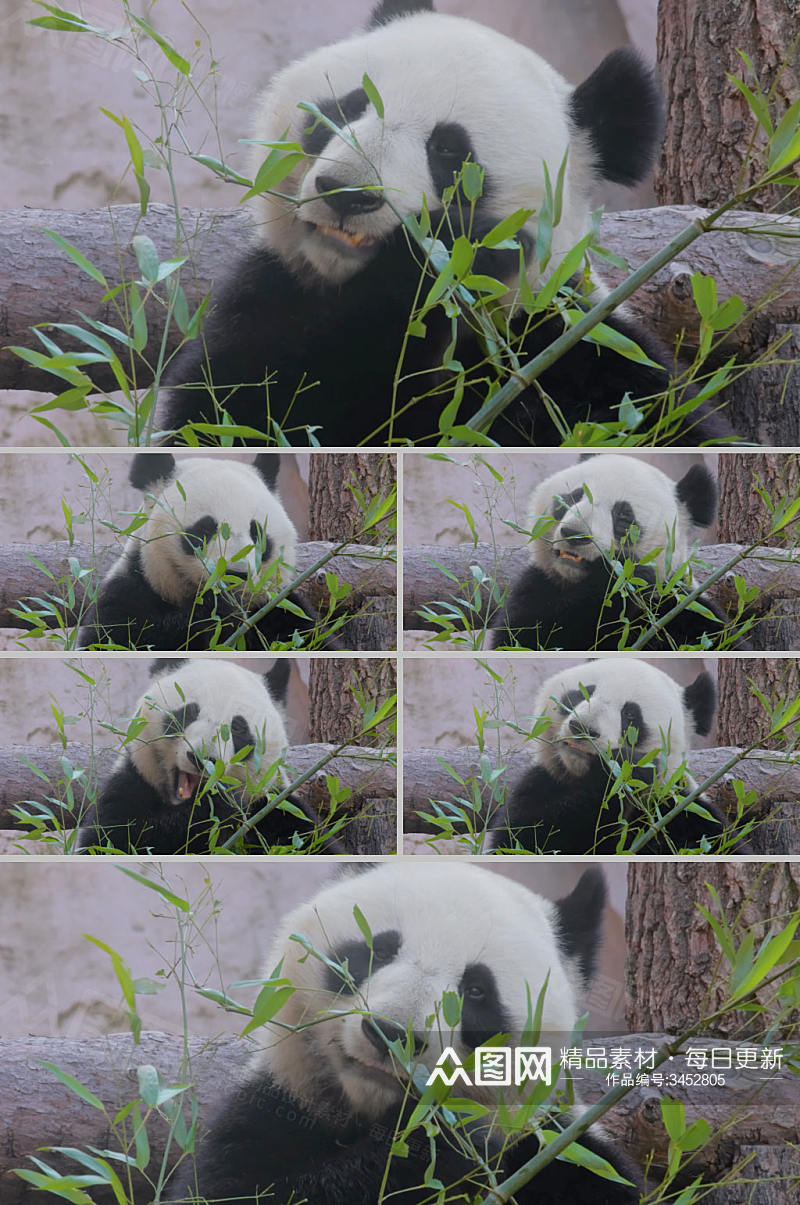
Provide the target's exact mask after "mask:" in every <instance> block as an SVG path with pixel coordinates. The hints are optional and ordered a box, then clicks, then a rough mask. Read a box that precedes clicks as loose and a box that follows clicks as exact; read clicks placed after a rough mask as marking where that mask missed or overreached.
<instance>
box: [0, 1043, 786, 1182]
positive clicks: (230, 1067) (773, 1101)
mask: <svg viewBox="0 0 800 1205" xmlns="http://www.w3.org/2000/svg"><path fill="white" fill-rule="evenodd" d="M664 1037H665V1035H664V1034H659V1033H644V1034H625V1035H621V1036H618V1037H608V1038H606V1039H604V1045H606V1046H608V1047H611V1046H615V1047H618V1046H622V1047H633V1048H636V1047H639V1046H641V1047H642V1048H646V1049H649V1048H650V1047H653V1046H655V1047H658V1046H659V1045H661V1043H662V1042H663V1040H664ZM594 1040H595V1041H596V1039H594ZM590 1044H591V1042H590ZM696 1044H697V1045H702V1043H701V1042H698V1043H696ZM183 1054H184V1047H183V1040H182V1039H181V1038H180V1037H176V1036H174V1035H171V1034H164V1033H143V1034H142V1040H141V1045H139V1046H135V1045H134V1043H133V1041H132V1039H131V1038H130V1036H129V1035H127V1034H112V1035H109V1036H107V1037H99V1038H93V1039H89V1040H87V1039H83V1040H80V1039H74V1038H63V1037H57V1038H40V1037H25V1038H7V1039H0V1205H33V1202H39V1203H41V1202H42V1201H43V1200H44V1198H43V1197H42V1195H41V1193H40V1192H36V1191H35V1190H34V1189H33V1188H31V1187H30V1185H27V1184H25V1182H24V1181H23V1180H21V1179H19V1178H18V1177H17V1176H14V1175H13V1174H9V1173H10V1169H12V1168H15V1167H29V1168H32V1167H33V1164H31V1162H30V1159H29V1158H28V1156H29V1155H36V1153H37V1151H39V1152H40V1148H41V1147H43V1146H72V1147H78V1148H80V1149H86V1147H87V1145H91V1146H95V1147H100V1148H110V1149H117V1148H116V1145H115V1139H114V1138H113V1136H112V1135H111V1134H110V1133H109V1127H108V1123H107V1121H106V1116H105V1115H104V1114H103V1113H100V1112H99V1111H98V1110H97V1109H94V1108H92V1107H91V1106H90V1105H88V1104H86V1103H85V1102H84V1101H82V1100H80V1099H79V1098H78V1097H77V1096H76V1095H75V1094H74V1093H72V1092H70V1090H69V1089H68V1088H67V1087H66V1086H65V1085H64V1084H62V1083H61V1082H60V1081H59V1080H57V1079H56V1077H55V1076H54V1075H53V1073H52V1072H51V1071H49V1070H48V1069H47V1068H46V1067H44V1066H43V1065H42V1063H43V1062H45V1061H46V1062H49V1063H52V1064H54V1065H55V1066H56V1067H58V1068H59V1069H60V1070H62V1071H65V1072H66V1073H67V1074H68V1075H71V1076H72V1077H73V1078H74V1079H77V1080H78V1081H79V1082H80V1083H82V1084H85V1085H86V1086H87V1087H88V1088H89V1089H90V1090H91V1091H92V1092H93V1093H94V1094H95V1095H96V1096H97V1097H98V1098H99V1099H100V1100H101V1101H102V1102H103V1103H104V1104H105V1106H106V1108H107V1110H108V1111H109V1112H110V1113H111V1114H112V1115H113V1113H115V1112H116V1111H117V1110H118V1109H119V1108H120V1107H121V1106H123V1105H125V1104H127V1103H128V1102H130V1101H132V1100H134V1099H136V1096H137V1094H138V1086H137V1076H136V1068H137V1067H139V1066H141V1065H143V1064H150V1065H152V1066H155V1067H157V1068H158V1070H159V1071H160V1072H161V1074H162V1075H163V1077H164V1079H165V1080H166V1082H167V1083H169V1084H175V1083H186V1082H187V1077H186V1074H185V1069H183V1068H182V1065H181V1060H182V1057H183ZM189 1055H190V1058H191V1063H192V1075H191V1079H192V1081H193V1082H194V1084H195V1085H196V1092H197V1097H198V1104H199V1115H200V1119H201V1133H203V1132H204V1127H205V1123H206V1122H207V1120H208V1118H209V1116H211V1115H212V1114H213V1112H214V1111H215V1110H216V1109H217V1108H218V1106H219V1101H220V1100H221V1099H223V1098H224V1097H225V1096H226V1095H227V1094H228V1093H229V1092H232V1091H233V1090H234V1088H235V1086H236V1085H237V1083H239V1082H240V1081H241V1078H242V1076H243V1075H244V1074H245V1068H246V1063H247V1060H248V1058H249V1056H250V1048H249V1047H248V1046H247V1044H246V1043H245V1042H242V1041H240V1040H238V1039H237V1038H220V1039H215V1040H209V1039H208V1038H190V1039H189ZM761 1083H763V1081H761ZM603 1087H604V1085H603V1082H602V1079H600V1078H599V1077H598V1078H597V1079H594V1080H593V1079H590V1078H588V1077H585V1078H584V1080H582V1086H581V1093H582V1096H583V1097H584V1099H585V1102H586V1104H593V1103H594V1102H595V1101H596V1100H597V1098H598V1097H599V1096H600V1095H601V1093H602V1090H603ZM670 1095H671V1096H672V1097H674V1098H675V1099H678V1100H681V1101H683V1102H684V1104H685V1106H686V1110H687V1118H688V1119H689V1120H692V1119H693V1117H694V1115H695V1113H698V1114H699V1115H701V1116H703V1117H705V1118H707V1119H708V1121H709V1122H710V1124H711V1126H712V1128H713V1129H714V1131H715V1132H716V1131H719V1130H721V1129H723V1127H724V1136H723V1139H722V1141H719V1142H713V1141H712V1142H711V1143H709V1144H708V1145H705V1146H704V1147H703V1148H702V1150H701V1151H700V1152H699V1153H698V1163H697V1168H696V1170H697V1171H699V1170H700V1169H701V1168H703V1169H705V1170H706V1173H707V1174H708V1175H715V1174H717V1173H719V1172H721V1171H724V1170H725V1169H726V1167H728V1166H730V1146H731V1140H735V1141H739V1142H742V1143H752V1142H755V1141H760V1142H762V1143H763V1142H765V1141H766V1142H771V1143H773V1144H774V1146H775V1147H779V1146H780V1144H783V1143H796V1142H797V1141H798V1140H800V1117H798V1116H797V1109H796V1107H795V1104H796V1084H795V1082H794V1079H793V1077H792V1075H791V1073H790V1072H788V1071H787V1072H784V1073H783V1074H781V1075H779V1076H777V1077H776V1078H775V1079H774V1080H773V1081H771V1082H770V1083H769V1084H767V1085H766V1088H763V1087H762V1088H761V1091H759V1084H758V1083H756V1082H754V1077H753V1076H752V1073H750V1072H748V1071H738V1072H735V1073H733V1074H732V1075H731V1078H730V1082H729V1083H728V1084H726V1087H725V1089H724V1090H720V1089H719V1088H707V1089H702V1088H700V1089H698V1088H696V1087H692V1088H684V1087H682V1086H680V1085H678V1086H676V1087H675V1088H671V1089H670ZM653 1098H654V1092H653V1090H652V1089H651V1088H648V1087H641V1088H636V1089H634V1090H633V1091H632V1092H631V1093H630V1094H629V1095H628V1096H626V1097H625V1099H624V1100H623V1101H622V1102H620V1104H619V1105H618V1106H617V1107H615V1108H614V1109H613V1110H612V1111H611V1112H610V1113H608V1114H607V1115H606V1117H604V1119H603V1126H604V1128H605V1129H606V1131H607V1132H608V1134H609V1135H610V1137H611V1139H612V1140H613V1141H617V1142H620V1143H622V1144H623V1145H624V1146H625V1148H626V1149H627V1150H629V1151H630V1153H631V1155H632V1156H633V1157H634V1158H636V1159H637V1160H638V1161H639V1163H640V1164H641V1165H642V1166H643V1165H644V1164H645V1161H646V1160H647V1158H648V1157H649V1155H650V1153H651V1152H653V1153H654V1158H655V1161H656V1164H658V1165H663V1164H664V1163H665V1161H666V1157H667V1142H666V1132H665V1130H664V1126H663V1123H662V1121H661V1115H660V1111H659V1110H658V1108H657V1107H654V1104H655V1103H656V1102H654V1099H653ZM732 1101H734V1102H735V1105H732V1103H731V1102H732ZM734 1110H735V1111H734ZM148 1137H149V1140H150V1151H151V1160H150V1168H151V1169H157V1168H158V1166H159V1162H160V1160H161V1158H162V1155H163V1151H164V1145H165V1138H166V1125H165V1124H164V1123H162V1122H160V1121H159V1120H156V1121H153V1120H152V1119H151V1124H150V1125H148ZM39 1157H40V1158H44V1159H45V1160H46V1161H47V1162H52V1163H53V1164H54V1165H56V1166H58V1167H60V1168H63V1169H64V1171H67V1170H70V1171H74V1170H75V1164H74V1163H68V1162H67V1161H66V1160H64V1159H63V1158H62V1157H60V1156H58V1155H47V1154H45V1155H42V1154H41V1152H40V1153H39ZM133 1183H134V1190H135V1195H134V1201H135V1203H136V1205H147V1202H149V1201H152V1198H153V1189H152V1186H151V1185H149V1184H148V1183H147V1182H146V1181H145V1179H144V1177H143V1176H141V1175H140V1174H139V1173H136V1174H135V1175H134V1177H133ZM759 1187H760V1186H759ZM95 1191H96V1190H93V1197H94V1199H95V1200H97V1201H98V1202H102V1205H106V1200H107V1198H106V1197H105V1196H102V1195H97V1196H95V1195H94V1194H95ZM167 1195H169V1193H167ZM746 1199H747V1200H748V1202H750V1203H751V1205H752V1203H755V1202H758V1205H766V1201H765V1199H764V1198H762V1197H756V1196H752V1197H751V1196H750V1195H748V1197H747V1198H746ZM109 1205H113V1197H111V1198H110V1200H109ZM727 1205H731V1203H730V1201H729V1202H728V1203H727Z"/></svg>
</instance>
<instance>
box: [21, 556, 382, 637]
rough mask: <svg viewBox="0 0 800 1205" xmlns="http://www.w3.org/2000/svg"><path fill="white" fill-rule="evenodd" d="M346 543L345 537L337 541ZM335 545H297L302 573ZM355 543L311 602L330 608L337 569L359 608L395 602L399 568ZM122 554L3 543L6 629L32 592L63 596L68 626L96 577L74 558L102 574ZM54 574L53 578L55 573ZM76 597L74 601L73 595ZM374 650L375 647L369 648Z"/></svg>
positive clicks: (310, 582)
mask: <svg viewBox="0 0 800 1205" xmlns="http://www.w3.org/2000/svg"><path fill="white" fill-rule="evenodd" d="M335 543H336V544H340V543H341V536H340V537H339V538H338V539H336V541H335ZM331 547H332V545H331V544H330V543H326V542H323V541H321V540H314V541H309V542H306V543H303V544H298V545H297V553H296V556H295V561H296V565H297V571H298V573H303V572H304V571H305V570H306V569H308V568H310V566H311V565H313V564H315V563H316V562H317V561H318V560H320V559H321V558H322V557H323V556H324V555H325V554H326V553H328V552H330V550H331ZM354 549H355V545H351V546H350V548H349V549H348V551H347V552H344V553H340V554H339V555H338V556H335V557H333V558H332V559H331V560H330V561H328V562H327V564H326V565H325V566H324V567H323V568H322V569H320V570H319V571H318V572H317V573H315V574H314V575H313V576H312V577H309V578H307V579H306V581H304V582H303V583H302V584H301V585H300V586H298V588H297V593H298V594H299V595H300V597H301V598H302V599H303V600H304V601H305V602H307V603H309V604H311V606H314V607H317V608H324V607H326V606H327V603H328V600H329V597H330V595H329V593H328V587H327V583H326V577H325V575H326V573H335V574H336V575H337V577H338V578H339V580H340V581H343V582H347V583H348V585H350V587H351V591H352V593H351V595H349V596H348V599H351V600H352V604H351V605H353V606H356V607H357V606H359V605H360V603H361V601H362V600H363V599H365V598H374V597H376V596H383V597H386V599H387V601H389V602H390V603H391V605H392V606H394V599H395V597H396V595H397V566H396V564H395V562H394V560H393V559H391V560H390V559H389V558H388V557H387V556H386V554H385V552H384V551H383V550H382V549H380V548H377V547H374V546H370V547H366V546H365V547H364V549H363V553H362V552H355V551H354ZM118 555H119V550H118V549H114V548H103V549H94V548H93V547H92V546H91V544H85V543H81V542H75V543H73V544H69V543H67V541H66V540H63V541H61V540H57V541H55V542H52V543H49V544H31V543H25V544H22V543H19V544H3V545H0V627H9V628H11V627H17V628H21V627H24V626H27V625H25V624H24V622H23V621H22V620H21V619H19V618H18V617H16V616H14V615H11V614H9V611H10V609H11V608H13V607H17V606H18V605H19V603H20V602H21V601H22V600H23V599H29V598H31V596H43V595H45V594H47V595H48V596H49V595H56V596H58V595H59V589H60V587H61V585H63V590H62V591H61V596H63V598H64V600H65V601H64V603H63V610H62V614H63V615H64V622H65V626H66V627H70V626H71V625H72V622H73V621H75V620H76V619H77V617H79V616H80V614H81V612H82V610H84V609H85V607H86V591H87V588H88V586H89V585H90V584H91V580H90V579H89V580H88V581H87V579H86V578H81V579H76V578H75V576H74V574H73V573H72V571H71V569H70V558H74V559H75V560H77V561H78V564H79V565H80V566H81V568H82V569H88V568H93V569H94V570H95V572H96V575H97V577H98V578H102V577H104V576H105V574H106V573H107V572H108V570H109V569H110V568H111V566H112V565H113V563H114V561H115V560H116V559H117V557H118ZM49 575H52V576H49ZM68 595H69V596H70V597H71V598H72V600H73V601H72V603H71V605H70V604H69V603H67V601H66V599H67V596H68ZM369 647H370V648H372V646H371V645H370V646H369Z"/></svg>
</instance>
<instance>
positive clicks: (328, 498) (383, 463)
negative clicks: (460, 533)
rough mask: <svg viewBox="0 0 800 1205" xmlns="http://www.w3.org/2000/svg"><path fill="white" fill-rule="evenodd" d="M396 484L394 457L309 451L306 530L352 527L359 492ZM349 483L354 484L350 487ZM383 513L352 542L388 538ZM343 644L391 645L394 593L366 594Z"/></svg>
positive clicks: (321, 533)
mask: <svg viewBox="0 0 800 1205" xmlns="http://www.w3.org/2000/svg"><path fill="white" fill-rule="evenodd" d="M396 485H397V457H396V456H394V455H385V456H380V455H375V454H374V453H372V454H369V453H363V452H342V453H340V454H339V455H338V456H312V457H311V463H310V466H309V473H308V500H309V533H310V535H311V537H312V538H313V539H315V540H334V539H336V535H335V534H334V533H336V532H343V531H347V532H353V533H355V532H357V531H358V530H359V527H360V526H361V525H362V524H363V522H364V510H363V508H362V506H361V505H360V504H359V501H358V498H359V496H360V497H361V498H362V499H365V500H367V501H369V500H371V499H372V498H381V497H384V498H385V497H386V496H387V495H388V494H389V493H390V491H391V490H393V489H394V488H395V487H396ZM353 487H355V489H354V488H353ZM393 528H394V524H393V519H392V518H391V517H389V516H387V517H386V518H385V519H384V520H382V522H381V524H380V525H379V527H378V528H377V529H371V530H370V531H369V532H367V533H365V534H364V535H363V536H362V537H361V538H360V541H359V540H355V541H354V542H355V543H359V542H360V543H362V544H366V543H369V544H380V543H381V542H383V541H386V542H389V541H390V540H391V539H392V538H393ZM342 639H343V640H344V642H345V645H346V647H347V648H354V649H360V648H365V649H393V648H396V647H397V598H396V596H395V597H394V598H380V599H378V598H375V599H367V600H366V601H365V602H364V603H363V604H362V606H361V608H360V611H359V613H358V614H357V615H356V616H354V618H353V619H351V620H349V621H348V623H347V624H346V625H345V627H344V629H343V632H342Z"/></svg>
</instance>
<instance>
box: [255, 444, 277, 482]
mask: <svg viewBox="0 0 800 1205" xmlns="http://www.w3.org/2000/svg"><path fill="white" fill-rule="evenodd" d="M280 467H281V454H280V452H262V453H261V455H259V456H256V457H255V458H254V460H253V468H254V469H255V470H256V472H257V473H258V475H259V477H260V478H261V480H262V481H263V482H264V483H265V484H266V485H268V486H269V488H270V489H271V490H274V489H275V485H276V482H277V480H278V470H279V469H280Z"/></svg>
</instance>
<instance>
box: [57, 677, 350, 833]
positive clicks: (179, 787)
mask: <svg viewBox="0 0 800 1205" xmlns="http://www.w3.org/2000/svg"><path fill="white" fill-rule="evenodd" d="M250 664H251V665H252V669H251V668H244V667H243V666H241V665H236V664H233V663H232V662H229V661H223V660H220V659H219V658H211V657H206V658H203V659H200V660H180V661H178V660H174V661H163V660H162V661H157V662H155V663H154V664H153V666H152V667H151V676H152V679H153V680H152V682H151V684H150V687H149V689H148V690H147V691H146V692H145V694H144V695H143V697H142V698H141V699H140V700H139V703H138V704H137V706H136V711H135V714H134V717H133V719H132V720H131V722H130V735H129V737H128V739H127V740H126V742H125V745H124V748H123V750H122V752H121V753H120V756H119V758H118V759H117V762H116V765H115V766H114V768H113V770H112V772H111V774H110V775H109V776H108V778H107V779H106V780H105V781H104V782H103V783H102V786H101V788H100V789H99V791H98V795H97V800H96V802H95V803H93V804H92V805H91V807H89V808H88V809H87V813H86V815H85V816H84V817H83V818H82V824H81V829H80V831H79V832H78V834H77V838H76V848H77V850H78V852H86V851H89V850H97V851H99V852H106V851H108V850H109V849H110V850H120V851H122V852H123V853H138V854H143V853H146V852H150V853H153V854H204V853H208V852H209V851H212V852H214V851H216V849H217V847H218V846H220V845H221V844H222V843H223V842H224V841H225V840H227V839H228V838H229V837H233V836H234V835H235V834H237V833H238V832H239V830H240V828H241V827H242V825H243V823H244V820H245V819H246V818H252V819H253V820H255V814H256V813H259V812H260V811H261V810H262V808H263V806H264V805H265V804H266V803H267V802H268V798H269V795H270V793H273V792H276V791H281V790H283V789H284V788H285V786H286V784H287V782H288V775H287V771H286V770H285V769H284V767H283V765H281V764H279V763H280V762H281V760H282V758H283V756H284V754H285V751H286V747H287V743H288V742H287V734H286V727H285V724H284V708H285V702H286V689H287V685H288V678H289V670H290V664H289V662H288V660H286V659H279V660H278V661H276V662H275V663H274V664H273V665H272V666H271V668H270V669H269V670H268V671H267V672H266V673H262V672H259V668H258V667H257V665H256V663H255V662H251V663H250ZM288 802H289V804H290V805H291V808H288V807H287V808H283V807H281V806H276V807H273V808H272V809H271V810H270V811H268V812H267V814H266V815H264V816H262V817H261V818H260V819H259V820H257V821H255V823H253V824H252V825H251V830H250V833H249V836H247V837H244V838H242V840H243V844H242V847H241V849H242V852H245V853H247V852H263V851H264V849H268V848H270V847H272V846H280V847H281V848H283V847H286V848H288V850H289V851H291V852H303V851H304V848H305V847H304V844H303V843H304V840H305V838H306V837H307V836H308V837H313V840H314V842H315V848H321V849H323V850H325V851H326V852H329V853H343V852H344V849H343V847H342V845H341V844H340V842H339V841H338V840H337V838H336V837H335V836H333V835H328V836H326V835H325V834H324V833H323V832H322V829H321V827H318V826H319V825H320V820H319V817H318V816H317V815H316V813H315V812H314V810H313V809H312V808H310V807H309V806H307V805H306V804H305V803H304V801H303V800H301V799H299V798H297V797H295V796H294V795H291V796H289V800H288ZM304 817H305V819H304ZM237 839H238V838H237ZM212 847H213V849H212Z"/></svg>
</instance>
